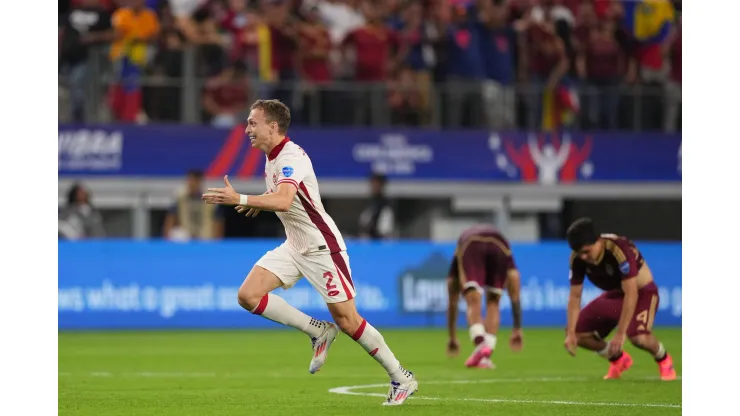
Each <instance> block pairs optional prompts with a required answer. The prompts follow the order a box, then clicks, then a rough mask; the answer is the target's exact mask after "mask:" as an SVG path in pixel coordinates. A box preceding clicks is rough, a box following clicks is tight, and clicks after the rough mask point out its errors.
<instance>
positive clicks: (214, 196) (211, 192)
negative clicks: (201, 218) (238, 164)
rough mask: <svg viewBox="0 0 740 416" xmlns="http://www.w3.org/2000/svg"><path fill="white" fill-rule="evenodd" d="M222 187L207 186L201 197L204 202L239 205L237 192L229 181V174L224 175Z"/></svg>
mask: <svg viewBox="0 0 740 416" xmlns="http://www.w3.org/2000/svg"><path fill="white" fill-rule="evenodd" d="M224 183H225V184H226V187H224V188H208V190H207V191H206V193H205V194H203V196H202V199H203V200H205V201H206V204H221V205H239V194H238V193H236V191H235V190H234V187H233V186H231V183H230V182H229V175H226V176H224Z"/></svg>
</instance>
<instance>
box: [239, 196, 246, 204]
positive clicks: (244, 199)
mask: <svg viewBox="0 0 740 416" xmlns="http://www.w3.org/2000/svg"><path fill="white" fill-rule="evenodd" d="M239 205H244V206H246V205H247V196H246V195H243V194H240V195H239Z"/></svg>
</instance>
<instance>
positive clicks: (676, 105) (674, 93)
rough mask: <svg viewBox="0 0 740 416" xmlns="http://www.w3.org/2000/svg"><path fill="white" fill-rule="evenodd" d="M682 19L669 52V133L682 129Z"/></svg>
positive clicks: (677, 25) (667, 120)
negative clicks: (680, 120)
mask: <svg viewBox="0 0 740 416" xmlns="http://www.w3.org/2000/svg"><path fill="white" fill-rule="evenodd" d="M682 32H683V30H682V25H681V17H679V18H678V20H677V22H676V31H675V32H674V34H673V38H672V39H671V43H670V45H671V47H670V51H669V58H668V60H669V62H670V73H669V76H668V82H667V83H666V114H665V123H664V124H665V125H664V126H663V128H664V129H665V131H668V132H675V131H676V130H677V129H680V127H681V125H680V123H679V118H678V115H679V111H680V109H681V59H682V56H681V55H682V53H681V35H682Z"/></svg>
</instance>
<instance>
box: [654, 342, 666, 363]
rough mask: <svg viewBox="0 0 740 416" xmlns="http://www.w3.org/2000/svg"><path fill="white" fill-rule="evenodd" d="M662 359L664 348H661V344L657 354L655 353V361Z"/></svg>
mask: <svg viewBox="0 0 740 416" xmlns="http://www.w3.org/2000/svg"><path fill="white" fill-rule="evenodd" d="M663 358H665V347H663V343H662V342H661V343H660V345H658V352H656V353H655V359H656V360H662V359H663Z"/></svg>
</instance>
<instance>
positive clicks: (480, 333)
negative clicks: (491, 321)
mask: <svg viewBox="0 0 740 416" xmlns="http://www.w3.org/2000/svg"><path fill="white" fill-rule="evenodd" d="M468 334H470V340H471V341H473V344H475V345H478V344H480V343H481V342H483V341H484V340H485V338H486V327H484V326H483V324H473V325H470V328H468Z"/></svg>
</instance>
